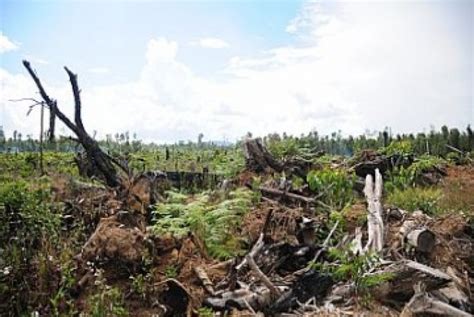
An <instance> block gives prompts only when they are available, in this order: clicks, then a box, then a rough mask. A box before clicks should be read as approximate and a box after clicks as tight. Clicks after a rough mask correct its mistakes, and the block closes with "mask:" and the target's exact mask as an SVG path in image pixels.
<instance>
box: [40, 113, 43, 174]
mask: <svg viewBox="0 0 474 317" xmlns="http://www.w3.org/2000/svg"><path fill="white" fill-rule="evenodd" d="M40 107H41V110H40V111H41V115H40V120H41V122H40V138H39V143H40V148H39V150H40V172H41V175H43V174H44V169H43V134H44V104H40Z"/></svg>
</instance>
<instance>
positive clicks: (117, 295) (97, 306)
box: [86, 270, 128, 317]
mask: <svg viewBox="0 0 474 317" xmlns="http://www.w3.org/2000/svg"><path fill="white" fill-rule="evenodd" d="M96 275H97V279H96V281H95V285H96V287H97V292H96V293H94V294H92V295H90V296H89V297H88V299H87V301H88V311H87V312H86V314H89V315H90V316H92V317H112V316H114V317H115V316H117V317H122V316H128V312H127V310H126V309H125V307H124V298H123V295H122V292H121V291H120V289H118V288H117V287H111V286H109V285H107V284H106V281H105V279H104V278H103V276H102V271H101V270H98V271H97V274H96Z"/></svg>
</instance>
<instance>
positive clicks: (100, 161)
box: [23, 60, 121, 187]
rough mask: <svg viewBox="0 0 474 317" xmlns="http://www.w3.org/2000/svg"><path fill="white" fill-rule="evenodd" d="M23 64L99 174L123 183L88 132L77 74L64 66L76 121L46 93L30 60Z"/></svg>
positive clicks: (111, 182)
mask: <svg viewBox="0 0 474 317" xmlns="http://www.w3.org/2000/svg"><path fill="white" fill-rule="evenodd" d="M23 65H24V66H25V68H26V69H27V71H28V73H29V74H30V76H31V78H32V79H33V81H34V82H35V84H36V87H37V88H38V90H39V93H40V95H41V98H43V100H44V102H45V103H46V105H47V107H48V108H49V109H50V111H51V112H52V113H53V114H54V115H55V116H57V117H58V118H59V119H60V120H61V121H62V122H63V123H64V124H65V125H66V126H67V127H68V128H69V129H71V131H72V132H74V134H75V135H76V137H77V141H78V142H79V143H80V144H81V145H82V147H83V148H84V150H85V151H86V153H87V157H88V159H89V160H90V162H91V164H92V166H94V168H95V169H96V170H97V171H98V173H99V176H100V177H101V178H102V179H103V180H104V181H105V183H106V184H107V185H108V186H111V187H117V186H120V185H121V181H120V179H119V177H118V175H117V171H116V169H115V166H114V165H113V162H112V160H111V159H110V157H109V156H108V155H107V154H106V153H104V152H103V151H102V150H101V149H100V147H99V144H98V143H97V142H96V141H95V140H94V139H93V138H92V137H91V136H89V134H88V133H87V132H86V130H85V128H84V125H83V123H82V118H81V107H82V105H81V97H80V89H79V85H78V83H77V75H76V74H74V73H73V72H71V71H70V70H69V69H68V68H67V67H64V69H65V70H66V73H67V74H68V76H69V81H70V82H71V87H72V93H73V95H74V109H75V111H74V123H73V122H72V121H71V120H70V119H69V118H68V117H67V116H66V115H65V114H64V113H63V112H62V111H61V110H60V109H59V108H58V105H57V101H56V100H54V99H52V98H50V97H49V95H48V94H47V93H46V90H45V89H44V87H43V85H42V84H41V81H40V79H39V78H38V76H37V75H36V73H35V71H34V70H33V69H32V68H31V65H30V62H28V61H26V60H24V61H23Z"/></svg>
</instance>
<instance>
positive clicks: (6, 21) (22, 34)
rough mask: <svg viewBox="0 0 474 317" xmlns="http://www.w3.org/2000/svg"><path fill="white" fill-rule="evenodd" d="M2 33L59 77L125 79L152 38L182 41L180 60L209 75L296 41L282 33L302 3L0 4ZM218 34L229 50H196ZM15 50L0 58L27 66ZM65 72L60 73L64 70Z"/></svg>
mask: <svg viewBox="0 0 474 317" xmlns="http://www.w3.org/2000/svg"><path fill="white" fill-rule="evenodd" d="M1 3H2V10H1V11H2V31H3V33H4V34H7V35H8V36H9V38H12V39H15V41H18V42H20V43H21V49H22V52H23V53H24V54H26V55H32V56H34V57H36V58H39V59H43V60H47V61H48V63H49V66H48V67H42V73H44V75H46V76H51V78H54V79H56V80H62V79H63V78H62V77H56V75H55V74H56V73H58V69H57V66H58V65H71V67H74V69H75V70H76V71H77V72H82V71H84V70H87V69H89V68H93V67H106V68H109V69H110V70H112V69H113V73H112V74H110V75H108V77H107V78H103V77H104V76H95V77H94V78H92V79H88V81H87V82H84V84H86V85H87V84H92V83H110V82H111V81H112V82H115V81H120V80H122V81H126V80H128V79H129V78H130V77H133V76H137V73H138V70H139V69H140V68H141V66H142V65H143V56H144V48H145V47H146V44H147V42H148V41H149V40H150V39H151V38H155V37H160V36H165V37H167V38H170V39H173V40H175V41H178V42H179V43H183V46H184V48H183V49H182V50H180V51H179V53H178V56H177V58H178V59H180V60H181V61H183V62H184V63H186V64H189V65H192V66H193V70H194V71H195V72H196V73H197V74H201V75H206V76H208V75H212V74H213V73H216V72H218V71H219V70H220V69H222V68H223V67H225V65H226V63H227V61H228V60H229V59H230V58H231V57H232V56H236V55H242V56H245V55H252V54H254V53H255V52H259V51H263V50H267V49H270V48H271V47H274V46H279V45H283V44H286V43H289V42H291V41H293V39H292V37H291V36H290V34H288V33H286V32H284V29H285V27H286V25H287V24H288V22H289V21H290V20H291V19H292V18H293V17H294V16H295V15H296V14H297V13H298V11H299V10H300V9H301V5H302V1H296V0H295V1H202V2H197V1H196V2H195V1H175V2H173V1H154V2H152V1H150V2H146V1H135V2H132V1H130V2H125V1H80V2H73V1H41V2H40V1H4V0H2V1H1ZM206 37H214V38H220V39H225V41H226V42H229V43H232V44H233V45H229V48H228V49H226V50H199V49H196V48H193V47H192V42H193V41H195V40H197V39H199V38H206ZM18 61H19V59H18V54H8V55H7V54H6V56H4V57H2V64H3V67H5V69H7V70H8V71H11V72H20V71H22V69H21V68H22V66H21V64H20V63H19V62H18ZM60 75H63V74H60Z"/></svg>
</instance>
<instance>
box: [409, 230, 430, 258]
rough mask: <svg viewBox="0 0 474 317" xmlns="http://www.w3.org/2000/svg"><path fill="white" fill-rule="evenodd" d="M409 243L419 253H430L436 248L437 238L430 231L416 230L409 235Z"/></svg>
mask: <svg viewBox="0 0 474 317" xmlns="http://www.w3.org/2000/svg"><path fill="white" fill-rule="evenodd" d="M407 242H408V243H409V244H410V245H411V246H413V247H415V249H416V250H417V251H419V252H424V253H430V252H431V251H432V250H433V248H434V246H435V242H436V236H435V234H434V233H433V232H432V231H430V230H428V229H416V230H413V231H410V232H409V233H408V234H407Z"/></svg>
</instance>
